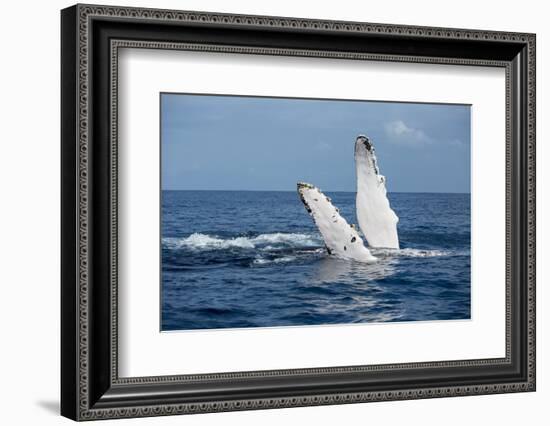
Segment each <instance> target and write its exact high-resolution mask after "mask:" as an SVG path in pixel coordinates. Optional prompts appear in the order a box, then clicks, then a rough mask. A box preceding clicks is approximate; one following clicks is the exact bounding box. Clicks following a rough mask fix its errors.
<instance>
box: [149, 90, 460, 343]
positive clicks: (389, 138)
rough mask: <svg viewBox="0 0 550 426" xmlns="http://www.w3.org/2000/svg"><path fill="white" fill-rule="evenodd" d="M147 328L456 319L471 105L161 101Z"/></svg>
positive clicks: (168, 97)
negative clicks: (152, 308) (154, 283)
mask: <svg viewBox="0 0 550 426" xmlns="http://www.w3.org/2000/svg"><path fill="white" fill-rule="evenodd" d="M159 113H160V151H161V171H160V174H161V212H160V213H161V214H160V217H161V224H160V227H161V228H160V229H161V241H160V249H161V280H160V282H161V284H160V285H161V291H160V297H161V300H160V304H161V318H160V330H161V331H163V332H169V331H186V330H208V329H230V328H251V327H288V326H328V325H347V324H365V323H383V322H410V321H445V320H455V321H456V320H469V319H471V270H470V264H471V262H470V256H471V252H470V234H471V220H470V200H471V190H470V188H471V177H470V172H471V170H470V153H471V149H470V142H471V105H467V104H445V103H414V102H395V101H391V102H389V101H388V102H386V101H380V100H376V101H372V100H356V99H353V100H349V99H347V100H342V99H309V98H290V97H264V96H241V95H220V94H198V93H165V92H163V93H160V111H159Z"/></svg>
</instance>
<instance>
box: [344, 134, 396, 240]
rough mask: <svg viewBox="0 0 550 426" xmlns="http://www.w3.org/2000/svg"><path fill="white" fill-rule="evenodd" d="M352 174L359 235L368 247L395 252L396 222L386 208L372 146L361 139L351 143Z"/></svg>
mask: <svg viewBox="0 0 550 426" xmlns="http://www.w3.org/2000/svg"><path fill="white" fill-rule="evenodd" d="M355 170H356V174H357V195H356V198H355V209H356V215H357V221H358V222H359V228H360V229H361V232H362V233H363V235H364V236H365V238H366V240H367V242H368V244H369V246H370V247H376V248H392V249H398V248H399V238H398V236H397V222H398V221H399V218H398V217H397V215H396V214H395V212H394V211H393V210H392V209H391V207H390V202H389V200H388V197H387V194H386V192H387V191H386V178H385V177H384V176H382V175H381V174H380V170H379V169H378V163H377V160H376V154H375V152H374V146H373V144H372V142H371V141H370V140H369V138H368V137H366V136H365V135H359V136H357V139H356V140H355Z"/></svg>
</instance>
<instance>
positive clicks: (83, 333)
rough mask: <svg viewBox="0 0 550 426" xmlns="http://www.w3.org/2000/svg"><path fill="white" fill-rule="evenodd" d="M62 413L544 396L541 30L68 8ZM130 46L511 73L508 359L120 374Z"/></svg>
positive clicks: (108, 414)
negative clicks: (538, 249)
mask: <svg viewBox="0 0 550 426" xmlns="http://www.w3.org/2000/svg"><path fill="white" fill-rule="evenodd" d="M61 29H62V31H61V51H62V64H61V65H62V75H61V83H62V84H61V87H62V92H61V99H62V117H61V131H62V141H61V159H62V173H61V179H62V183H61V190H62V217H61V221H62V234H61V240H62V268H61V269H62V283H61V321H62V327H61V354H62V355H61V370H62V373H61V413H62V415H64V416H66V417H69V418H71V419H74V420H92V419H104V418H118V417H139V416H158V415H168V414H186V413H204V412H215V411H229V410H246V409H262V408H277V407H292V406H308V405H321V404H342V403H353V402H367V401H381V400H399V399H415V398H434V397H443V396H463V395H477V394H489V393H503V392H520V391H534V390H535V35H534V34H520V33H509V32H493V31H478V30H463V29H449V28H426V27H412V26H401V25H382V24H368V23H358V22H335V21H320V20H308V19H293V18H278V17H277V18H276V17H264V16H242V15H226V14H215V13H201V12H182V11H169V10H154V9H134V8H126V7H104V6H95V5H76V6H73V7H70V8H67V9H64V10H63V11H62V13H61ZM121 47H134V48H148V49H151V48H153V49H188V50H199V51H217V52H232V53H241V54H250V53H253V54H263V55H297V56H312V57H323V58H342V59H352V60H371V61H372V60H374V61H376V60H384V61H398V62H425V63H434V64H458V65H464V66H468V65H484V66H491V67H502V68H504V69H505V70H506V103H507V105H506V111H507V117H506V125H507V129H506V135H507V136H506V148H507V149H506V151H507V154H506V163H507V164H506V182H507V183H506V198H507V211H506V230H504V229H503V232H506V245H507V247H506V314H507V315H506V356H505V357H504V358H497V359H478V360H460V361H446V362H430V363H410V364H387V365H371V366H369V365H365V366H327V367H326V368H316V369H302V370H274V371H254V372H242V373H219V374H205V375H192V376H190V375H181V376H161V377H135V378H120V377H119V376H118V366H117V362H118V359H117V344H118V343H117V341H118V339H117V336H118V327H117V303H118V301H117V196H118V194H117V191H118V188H117V85H118V80H117V57H118V56H117V55H118V49H119V48H121Z"/></svg>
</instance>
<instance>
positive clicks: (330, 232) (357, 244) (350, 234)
mask: <svg viewBox="0 0 550 426" xmlns="http://www.w3.org/2000/svg"><path fill="white" fill-rule="evenodd" d="M298 194H299V196H300V199H301V200H302V203H303V204H304V207H305V208H306V210H307V211H308V213H309V214H310V215H311V217H312V218H313V221H314V222H315V224H316V225H317V228H318V229H319V232H320V233H321V235H322V237H323V240H324V241H325V246H326V248H327V251H328V253H329V254H332V255H335V256H338V257H342V258H347V259H354V260H357V261H360V262H372V261H375V260H376V258H375V257H374V256H373V255H372V254H371V253H370V251H369V249H367V248H366V247H365V245H364V244H363V240H362V238H361V236H360V235H359V233H358V232H357V230H356V229H355V228H354V227H353V226H351V225H349V224H348V222H347V221H346V220H345V219H344V218H343V217H342V216H341V215H340V213H339V211H338V209H337V208H336V207H334V205H333V204H332V202H331V200H330V198H328V197H327V196H326V195H325V194H323V193H322V192H321V191H320V190H319V189H318V188H316V187H315V186H313V185H310V184H308V183H302V182H300V183H298Z"/></svg>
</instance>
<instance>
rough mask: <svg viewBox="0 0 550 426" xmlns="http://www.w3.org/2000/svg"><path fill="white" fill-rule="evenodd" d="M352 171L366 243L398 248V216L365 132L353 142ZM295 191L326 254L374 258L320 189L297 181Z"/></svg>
mask: <svg viewBox="0 0 550 426" xmlns="http://www.w3.org/2000/svg"><path fill="white" fill-rule="evenodd" d="M355 170H356V175H357V195H356V199H355V208H356V215H357V221H358V222H359V227H360V229H361V232H362V233H363V235H364V237H365V239H366V240H367V242H368V245H369V246H370V247H373V248H390V249H398V248H399V239H398V236H397V222H398V220H399V218H398V217H397V215H396V214H395V212H394V211H393V210H392V209H391V207H390V202H389V200H388V197H387V191H386V179H385V177H384V176H382V175H381V174H380V171H379V169H378V163H377V159H376V155H375V152H374V146H373V144H372V142H371V141H370V140H369V138H367V137H366V136H365V135H359V136H357V139H356V141H355ZM298 194H299V196H300V199H301V200H302V203H303V204H304V207H305V208H306V210H307V212H308V213H309V214H310V216H311V217H312V218H313V221H314V223H315V225H317V228H318V229H319V232H320V233H321V235H322V237H323V240H324V241H325V247H326V249H327V252H328V253H329V254H332V255H335V256H338V257H341V258H345V259H353V260H357V261H360V262H372V261H376V257H374V256H373V255H372V254H371V252H370V250H369V249H368V248H367V247H365V245H364V242H363V239H362V238H361V236H360V235H359V233H358V232H357V230H356V229H355V226H354V225H349V224H348V222H347V221H346V219H344V218H343V217H342V216H341V215H340V212H339V211H338V209H337V208H336V207H334V205H333V204H332V201H331V199H330V198H329V197H327V196H326V195H325V194H323V193H322V192H321V190H319V188H317V187H315V186H313V185H311V184H309V183H305V182H298Z"/></svg>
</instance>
